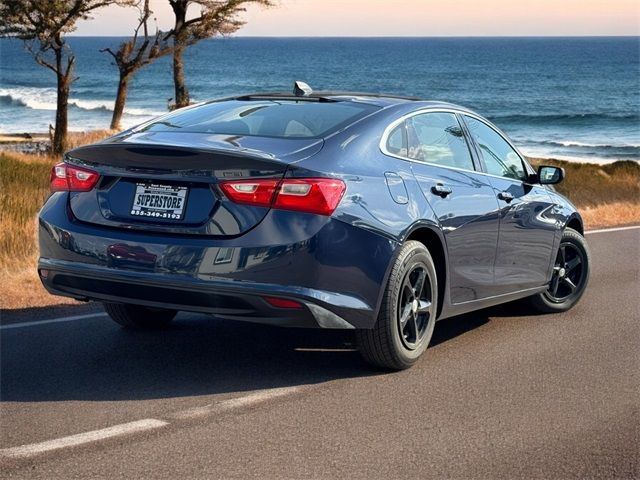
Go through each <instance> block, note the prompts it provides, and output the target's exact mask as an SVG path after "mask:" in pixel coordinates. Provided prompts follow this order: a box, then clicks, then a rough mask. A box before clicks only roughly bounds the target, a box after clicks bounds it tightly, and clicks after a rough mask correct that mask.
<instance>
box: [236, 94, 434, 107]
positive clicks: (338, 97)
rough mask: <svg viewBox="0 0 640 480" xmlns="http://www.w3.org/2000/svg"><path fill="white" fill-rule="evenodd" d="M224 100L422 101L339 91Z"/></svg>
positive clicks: (264, 95)
mask: <svg viewBox="0 0 640 480" xmlns="http://www.w3.org/2000/svg"><path fill="white" fill-rule="evenodd" d="M225 100H293V101H308V102H323V101H324V102H349V101H351V102H360V103H370V104H372V105H377V106H379V107H386V106H389V105H395V104H401V103H408V102H415V101H419V100H422V99H421V98H419V97H411V96H405V95H394V94H388V93H371V92H341V91H317V92H313V93H311V94H309V95H304V96H297V95H294V94H292V93H290V92H256V93H251V94H247V95H239V96H237V97H231V98H226V99H225Z"/></svg>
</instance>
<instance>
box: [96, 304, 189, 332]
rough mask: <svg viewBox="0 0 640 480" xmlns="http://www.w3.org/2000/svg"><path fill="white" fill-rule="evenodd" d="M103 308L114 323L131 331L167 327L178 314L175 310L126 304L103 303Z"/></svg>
mask: <svg viewBox="0 0 640 480" xmlns="http://www.w3.org/2000/svg"><path fill="white" fill-rule="evenodd" d="M103 306H104V310H105V312H107V314H108V315H109V317H111V319H112V320H113V321H114V322H116V323H118V324H119V325H121V326H122V327H124V328H127V329H131V330H155V329H159V328H163V327H166V326H167V325H169V323H171V321H172V320H173V319H174V317H175V316H176V314H177V313H178V312H176V311H175V310H167V309H164V308H151V307H143V306H141V305H129V304H125V303H103Z"/></svg>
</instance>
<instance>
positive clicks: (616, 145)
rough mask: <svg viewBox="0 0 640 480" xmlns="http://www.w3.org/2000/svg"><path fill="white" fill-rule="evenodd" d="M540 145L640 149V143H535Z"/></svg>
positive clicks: (573, 141) (546, 141)
mask: <svg viewBox="0 0 640 480" xmlns="http://www.w3.org/2000/svg"><path fill="white" fill-rule="evenodd" d="M534 143H538V144H540V145H549V146H553V147H577V148H598V149H601V148H602V149H608V148H615V149H640V143H590V142H580V141H575V140H559V141H552V140H545V141H541V142H534Z"/></svg>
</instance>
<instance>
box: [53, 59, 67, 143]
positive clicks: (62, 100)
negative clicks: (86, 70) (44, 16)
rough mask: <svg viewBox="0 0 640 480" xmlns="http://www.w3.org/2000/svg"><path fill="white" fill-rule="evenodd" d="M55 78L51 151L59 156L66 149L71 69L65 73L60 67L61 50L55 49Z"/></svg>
mask: <svg viewBox="0 0 640 480" xmlns="http://www.w3.org/2000/svg"><path fill="white" fill-rule="evenodd" d="M55 54H56V67H57V72H56V77H57V81H58V92H57V105H56V126H55V131H54V134H53V144H52V145H51V151H52V153H53V154H54V155H61V154H63V153H64V152H65V150H66V148H67V130H68V117H67V113H68V109H69V87H70V82H69V79H70V78H71V68H68V69H67V70H66V72H65V71H64V67H63V66H62V50H61V49H56V50H55Z"/></svg>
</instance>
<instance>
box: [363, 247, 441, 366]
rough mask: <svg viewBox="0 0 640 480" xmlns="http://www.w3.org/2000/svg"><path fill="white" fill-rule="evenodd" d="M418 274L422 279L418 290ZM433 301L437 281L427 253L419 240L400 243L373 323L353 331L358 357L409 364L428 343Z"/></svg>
mask: <svg viewBox="0 0 640 480" xmlns="http://www.w3.org/2000/svg"><path fill="white" fill-rule="evenodd" d="M422 274H424V281H423V283H422V289H421V290H420V291H419V292H418V289H419V288H420V285H419V283H418V282H419V279H420V276H421V275H422ZM437 305H438V284H437V276H436V270H435V266H434V264H433V259H432V258H431V254H430V253H429V250H427V249H426V248H425V246H424V245H423V244H422V243H420V242H416V241H413V240H410V241H408V242H406V243H405V244H404V245H403V246H402V247H401V250H400V253H399V255H398V256H397V258H396V260H395V262H394V265H393V268H392V269H391V274H390V275H389V280H388V283H387V287H386V290H385V292H384V297H383V299H382V304H381V306H380V312H379V315H378V319H377V321H376V324H375V326H374V327H373V329H369V330H357V331H356V341H357V344H358V349H359V351H360V353H361V355H362V357H363V358H364V359H365V361H367V362H368V363H370V364H372V365H375V366H377V367H382V368H384V369H390V370H403V369H406V368H409V367H410V366H412V365H413V364H414V363H415V362H416V361H417V360H418V358H420V356H421V355H422V353H423V352H424V351H425V350H426V349H427V346H428V345H429V341H430V340H431V337H432V335H433V328H434V325H435V320H436V312H437ZM407 315H408V317H407Z"/></svg>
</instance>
